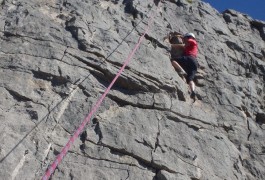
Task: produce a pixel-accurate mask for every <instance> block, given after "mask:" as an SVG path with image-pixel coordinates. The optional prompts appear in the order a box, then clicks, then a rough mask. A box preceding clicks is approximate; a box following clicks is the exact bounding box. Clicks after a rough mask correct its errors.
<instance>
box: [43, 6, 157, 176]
mask: <svg viewBox="0 0 265 180" xmlns="http://www.w3.org/2000/svg"><path fill="white" fill-rule="evenodd" d="M157 8H159V6H158V7H157ZM154 16H155V12H154V13H153V14H152V16H151V17H150V19H149V21H148V25H147V27H146V29H145V31H144V33H143V34H142V36H141V37H140V39H139V40H138V43H137V44H136V45H135V47H134V49H133V50H132V51H131V53H130V54H129V56H128V57H127V59H126V60H125V62H124V64H123V66H122V67H121V68H120V70H119V72H118V73H117V75H116V76H115V78H114V79H113V80H112V82H111V83H110V85H109V86H108V88H107V89H106V90H105V92H104V94H103V95H102V96H101V97H100V99H99V100H98V101H97V103H96V105H95V106H94V107H93V108H92V110H91V111H90V113H89V114H88V116H87V117H86V118H85V119H84V121H83V122H82V124H81V125H80V126H79V127H78V129H77V130H76V131H75V133H74V135H73V136H72V137H71V138H70V139H69V141H68V142H67V144H66V145H65V146H64V148H63V149H62V151H61V152H60V154H59V155H58V156H57V157H56V159H55V161H54V162H53V163H52V164H51V165H50V167H49V168H48V169H47V171H46V173H45V174H44V176H43V177H42V180H48V179H49V178H50V176H51V175H52V173H53V172H54V171H55V169H56V168H57V166H58V165H59V164H60V162H61V161H62V160H63V158H64V156H65V155H66V154H67V152H68V150H69V149H70V146H71V145H72V144H73V143H74V142H75V140H76V139H77V138H78V136H79V135H80V133H81V132H82V131H83V129H84V128H85V126H86V124H87V123H88V122H89V121H90V119H91V117H92V115H93V114H94V113H95V112H96V111H97V109H98V108H99V106H100V105H101V103H102V101H103V100H104V98H105V97H106V95H107V94H108V93H109V91H110V89H111V87H112V86H113V84H114V83H115V81H116V80H117V79H118V77H119V76H120V75H121V73H122V72H123V71H124V69H125V67H126V66H127V65H128V63H129V62H130V60H131V59H132V57H133V55H134V54H135V52H136V50H137V49H138V48H139V46H140V44H141V42H142V41H143V39H144V36H145V35H146V33H147V32H148V31H149V29H150V27H151V24H152V22H153V21H154Z"/></svg>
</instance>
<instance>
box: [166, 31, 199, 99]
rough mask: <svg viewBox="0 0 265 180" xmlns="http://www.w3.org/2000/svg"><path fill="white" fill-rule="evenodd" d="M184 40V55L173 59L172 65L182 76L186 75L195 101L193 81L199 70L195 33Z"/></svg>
mask: <svg viewBox="0 0 265 180" xmlns="http://www.w3.org/2000/svg"><path fill="white" fill-rule="evenodd" d="M182 39H183V42H184V46H183V48H184V49H183V55H182V56H180V57H177V58H171V63H172V65H173V67H174V68H175V69H176V70H177V71H179V72H181V73H182V74H183V73H186V82H187V84H189V87H190V91H191V94H190V97H191V98H192V99H194V101H195V98H196V94H195V83H194V81H193V80H194V77H195V74H196V72H197V69H198V62H197V59H196V58H197V54H198V44H197V41H196V39H195V35H194V34H193V33H186V34H185V35H184V36H183V37H182ZM183 70H184V71H183Z"/></svg>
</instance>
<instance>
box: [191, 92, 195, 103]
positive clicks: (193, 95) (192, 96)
mask: <svg viewBox="0 0 265 180" xmlns="http://www.w3.org/2000/svg"><path fill="white" fill-rule="evenodd" d="M190 98H191V99H193V100H194V101H195V100H196V94H195V92H194V91H192V92H191V94H190Z"/></svg>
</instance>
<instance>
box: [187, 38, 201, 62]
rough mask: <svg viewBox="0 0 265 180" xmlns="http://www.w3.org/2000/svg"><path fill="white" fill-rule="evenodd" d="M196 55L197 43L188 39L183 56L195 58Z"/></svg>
mask: <svg viewBox="0 0 265 180" xmlns="http://www.w3.org/2000/svg"><path fill="white" fill-rule="evenodd" d="M197 54H198V45H197V42H196V40H195V39H192V38H189V39H188V40H187V44H186V46H185V48H184V56H193V57H195V58H196V57H197Z"/></svg>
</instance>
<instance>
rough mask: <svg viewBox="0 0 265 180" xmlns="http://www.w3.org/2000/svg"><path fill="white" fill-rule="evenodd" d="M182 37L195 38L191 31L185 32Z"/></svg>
mask: <svg viewBox="0 0 265 180" xmlns="http://www.w3.org/2000/svg"><path fill="white" fill-rule="evenodd" d="M184 38H187V39H189V38H193V39H195V35H194V34H193V33H186V34H185V35H184Z"/></svg>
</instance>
